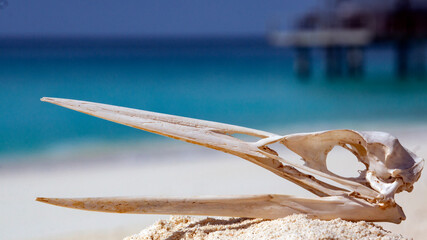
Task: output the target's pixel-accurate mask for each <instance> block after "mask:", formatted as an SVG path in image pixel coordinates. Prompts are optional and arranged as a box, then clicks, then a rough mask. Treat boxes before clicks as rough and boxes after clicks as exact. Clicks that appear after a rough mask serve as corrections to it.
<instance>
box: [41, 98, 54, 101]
mask: <svg viewBox="0 0 427 240" xmlns="http://www.w3.org/2000/svg"><path fill="white" fill-rule="evenodd" d="M52 100H53V99H52V98H50V97H42V98H40V101H42V102H51V101H52Z"/></svg>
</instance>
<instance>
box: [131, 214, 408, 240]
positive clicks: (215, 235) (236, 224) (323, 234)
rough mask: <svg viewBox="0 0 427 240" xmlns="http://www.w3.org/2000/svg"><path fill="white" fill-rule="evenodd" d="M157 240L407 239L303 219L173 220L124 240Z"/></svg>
mask: <svg viewBox="0 0 427 240" xmlns="http://www.w3.org/2000/svg"><path fill="white" fill-rule="evenodd" d="M146 239H150V240H157V239H167V240H175V239H245V240H247V239H407V238H404V237H402V236H401V235H398V234H393V233H391V232H389V231H386V230H384V229H383V228H381V227H380V226H377V225H375V224H373V223H367V222H363V221H362V222H349V221H344V220H341V219H335V220H332V221H322V220H318V219H310V218H308V217H307V216H306V215H302V214H299V215H292V216H288V217H285V218H281V219H276V220H265V219H248V218H195V217H188V216H173V217H171V218H170V219H169V220H168V221H166V220H161V221H158V222H157V223H155V224H154V225H152V226H150V227H148V228H147V229H144V230H143V231H142V232H140V233H139V234H136V235H134V236H130V237H127V238H125V239H124V240H146Z"/></svg>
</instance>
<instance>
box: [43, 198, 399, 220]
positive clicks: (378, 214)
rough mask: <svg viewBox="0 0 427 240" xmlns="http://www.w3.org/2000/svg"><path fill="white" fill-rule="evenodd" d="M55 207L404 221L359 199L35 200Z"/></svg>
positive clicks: (394, 212) (396, 212)
mask: <svg viewBox="0 0 427 240" xmlns="http://www.w3.org/2000/svg"><path fill="white" fill-rule="evenodd" d="M36 200H37V201H40V202H44V203H49V204H53V205H56V206H62V207H68V208H74V209H80V210H89V211H99V212H110V213H135V214H167V215H171V214H172V215H201V216H228V217H248V218H264V219H276V218H281V217H286V216H288V215H291V214H296V213H302V214H307V215H309V216H311V217H316V218H319V219H323V220H332V219H335V218H342V219H345V220H352V221H359V220H364V221H372V222H376V221H388V222H394V223H400V221H401V220H403V219H404V218H405V216H404V214H403V212H402V211H401V208H400V207H399V206H397V205H396V206H395V207H392V208H387V209H381V208H378V207H377V206H375V205H373V204H371V205H369V204H367V203H366V202H364V201H362V200H357V199H351V198H348V197H342V196H334V197H323V198H320V199H309V198H297V197H293V196H287V195H275V194H268V195H249V196H222V197H195V198H147V197H145V198H130V197H116V198H37V199H36Z"/></svg>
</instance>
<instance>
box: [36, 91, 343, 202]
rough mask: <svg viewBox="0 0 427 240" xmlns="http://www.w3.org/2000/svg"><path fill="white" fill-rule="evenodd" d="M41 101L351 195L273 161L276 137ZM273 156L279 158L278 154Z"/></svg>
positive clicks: (320, 191) (319, 191)
mask: <svg viewBox="0 0 427 240" xmlns="http://www.w3.org/2000/svg"><path fill="white" fill-rule="evenodd" d="M41 100H42V101H44V102H50V103H53V104H56V105H59V106H62V107H66V108H69V109H72V110H76V111H79V112H82V113H86V114H89V115H92V116H95V117H99V118H102V119H106V120H109V121H113V122H116V123H120V124H123V125H127V126H130V127H134V128H137V129H141V130H145V131H148V132H152V133H157V134H160V135H163V136H167V137H171V138H175V139H179V140H182V141H186V142H190V143H193V144H198V145H201V146H205V147H208V148H212V149H216V150H220V151H223V152H226V153H229V154H233V155H236V156H238V157H241V158H243V159H246V160H248V161H250V162H252V163H255V164H257V165H259V166H261V167H263V168H265V169H267V170H269V171H271V172H273V173H275V174H277V175H279V176H280V177H283V178H285V179H287V180H289V181H291V182H294V183H295V184H297V185H299V186H301V187H303V188H305V189H307V190H308V191H310V192H312V193H314V194H316V195H318V196H322V197H323V196H332V195H341V194H343V193H345V192H348V191H347V190H344V189H342V188H338V187H336V186H333V185H330V184H327V183H324V182H322V181H319V180H317V179H315V178H313V177H312V176H308V175H307V174H303V173H301V172H299V171H298V170H297V169H295V168H294V167H291V166H284V165H283V163H282V161H281V160H280V159H279V158H271V157H272V156H273V155H274V154H275V153H274V152H271V150H270V151H268V148H265V147H264V146H261V145H263V144H265V143H268V142H269V141H272V142H276V141H279V140H280V139H281V136H279V135H276V134H273V133H269V132H264V131H260V130H255V129H250V128H245V127H240V126H234V125H229V124H223V123H217V122H210V121H204V120H198V119H192V118H186V117H179V116H173V115H168V114H162V113H155V112H149V111H143V110H137V109H131V108H125V107H118V106H113V105H107V104H101V103H93V102H85V101H79V100H70V99H61V98H48V97H44V98H42V99H41ZM236 133H238V134H246V135H250V136H255V137H259V138H261V140H260V141H258V142H245V141H242V140H240V139H238V138H235V137H233V136H232V134H236ZM260 143H261V145H260ZM274 156H276V157H277V154H276V155H274Z"/></svg>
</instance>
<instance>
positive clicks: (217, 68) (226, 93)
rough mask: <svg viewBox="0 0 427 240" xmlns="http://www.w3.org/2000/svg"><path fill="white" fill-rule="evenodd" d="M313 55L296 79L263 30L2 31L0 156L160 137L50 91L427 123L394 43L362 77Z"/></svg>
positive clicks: (375, 50) (198, 108)
mask: <svg viewBox="0 0 427 240" xmlns="http://www.w3.org/2000/svg"><path fill="white" fill-rule="evenodd" d="M313 56H314V64H313V74H312V76H311V77H310V78H308V79H305V80H300V79H298V78H297V77H296V76H295V74H294V72H293V61H292V60H293V51H291V50H290V49H277V48H273V47H271V46H269V45H268V44H267V43H266V42H265V41H264V40H263V39H233V40H183V39H180V40H162V41H155V40H146V41H142V42H138V41H130V42H126V41H124V42H120V41H119V42H117V41H114V40H111V41H89V40H88V41H83V40H81V41H80V40H73V41H65V40H62V41H51V42H49V41H40V42H37V41H36V42H33V41H28V42H25V41H23V42H19V41H12V40H9V41H6V42H4V41H3V42H1V41H0V102H1V104H0V114H1V115H0V116H1V117H0V156H5V155H10V154H19V153H32V152H38V151H44V150H46V149H52V148H54V147H55V146H56V145H61V144H65V143H66V144H68V145H71V146H72V145H73V144H74V143H79V142H86V141H90V142H98V141H99V142H113V143H114V142H115V141H122V142H123V141H133V140H140V139H149V138H156V137H155V135H153V134H150V133H144V132H142V131H138V130H135V129H131V128H129V127H125V126H121V125H118V124H114V123H110V122H107V121H104V120H100V119H96V118H94V117H90V116H86V115H84V114H81V113H77V112H73V111H71V110H67V109H63V108H60V107H57V106H54V105H51V104H48V103H42V102H40V101H39V99H40V98H41V97H44V96H49V97H61V98H71V99H79V100H87V101H94V102H101V103H108V104H113V105H119V106H126V107H132V108H138V109H144V110H149V111H155V112H162V113H169V114H175V115H181V116H187V117H193V118H199V119H205V120H212V121H219V122H225V123H230V124H236V125H243V126H247V127H252V128H260V129H270V128H272V127H286V126H292V125H295V124H315V123H318V122H328V123H334V122H347V123H349V125H348V127H352V123H354V124H355V126H356V125H357V124H356V123H360V122H379V123H381V122H392V123H401V124H415V123H421V124H423V123H427V78H426V77H424V79H422V78H421V79H414V78H408V79H407V80H405V81H399V80H398V79H396V78H395V76H394V70H393V52H391V49H390V47H389V46H379V47H372V48H369V49H368V51H367V53H366V62H365V65H366V69H365V75H364V76H363V77H361V78H348V77H341V78H335V79H328V78H326V77H325V75H324V71H323V61H322V52H320V51H315V52H314V53H313ZM157 138H158V139H162V138H161V137H157ZM2 159H5V158H0V161H1V160H2ZM3 161H5V160H3Z"/></svg>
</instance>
